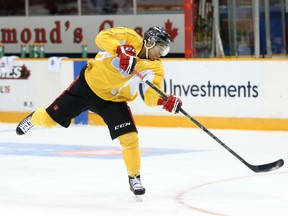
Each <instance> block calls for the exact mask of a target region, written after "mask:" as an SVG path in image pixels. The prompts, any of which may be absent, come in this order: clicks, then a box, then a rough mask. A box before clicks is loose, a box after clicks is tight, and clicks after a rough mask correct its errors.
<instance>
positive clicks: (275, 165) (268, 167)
mask: <svg viewBox="0 0 288 216" xmlns="http://www.w3.org/2000/svg"><path fill="white" fill-rule="evenodd" d="M133 73H134V74H136V76H138V77H139V78H140V79H141V80H142V81H143V82H145V83H146V84H147V85H149V86H150V87H151V88H152V89H153V90H154V91H156V92H157V93H158V94H159V95H160V96H161V97H162V98H163V99H165V100H167V99H168V96H167V95H166V94H165V93H164V92H162V91H161V90H160V89H158V88H157V87H156V86H155V85H154V84H153V83H151V82H150V81H149V80H148V79H147V78H145V76H143V75H142V74H141V73H139V72H137V71H134V72H133ZM180 112H181V113H182V114H183V115H185V116H186V117H187V118H189V119H190V120H191V121H192V122H193V123H194V124H196V125H197V126H198V127H199V128H200V129H202V130H203V131H204V132H205V133H206V134H208V135H209V136H210V137H212V138H213V139H214V140H215V141H216V142H218V143H219V144H220V145H221V146H222V147H224V148H225V149H226V150H227V151H229V152H230V153H231V154H232V155H234V156H235V157H236V158H237V159H238V160H240V161H241V162H242V163H243V164H245V165H246V166H247V167H248V168H250V169H251V170H252V171H254V172H256V173H260V172H270V171H273V170H276V169H279V168H281V167H282V166H283V165H284V160H283V159H279V160H277V161H275V162H272V163H268V164H262V165H251V164H249V163H248V162H247V161H246V160H244V159H243V158H242V157H241V156H240V155H238V154H237V153H236V152H235V151H233V150H232V149H231V148H229V147H228V146H227V145H226V144H225V143H223V142H222V141H221V140H220V139H219V138H218V137H216V136H215V135H214V134H213V133H211V132H210V131H209V130H208V129H207V128H205V127H204V126H203V125H202V124H201V123H200V122H198V121H197V120H196V119H194V118H193V117H192V116H191V115H189V114H188V113H187V112H186V111H185V110H183V109H182V108H181V109H180Z"/></svg>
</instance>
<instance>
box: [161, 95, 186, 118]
mask: <svg viewBox="0 0 288 216" xmlns="http://www.w3.org/2000/svg"><path fill="white" fill-rule="evenodd" d="M158 105H162V106H163V109H165V110H167V111H168V112H172V113H174V114H176V113H178V112H179V111H180V108H181V106H182V101H181V100H180V98H177V97H175V96H174V95H169V97H168V99H167V100H163V99H160V100H159V101H158Z"/></svg>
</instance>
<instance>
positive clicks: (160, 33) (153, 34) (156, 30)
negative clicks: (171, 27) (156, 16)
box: [144, 26, 171, 56]
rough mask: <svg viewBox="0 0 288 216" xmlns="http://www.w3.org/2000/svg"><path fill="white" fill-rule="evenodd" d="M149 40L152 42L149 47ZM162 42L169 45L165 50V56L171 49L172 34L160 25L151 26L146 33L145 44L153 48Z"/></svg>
mask: <svg viewBox="0 0 288 216" xmlns="http://www.w3.org/2000/svg"><path fill="white" fill-rule="evenodd" d="M147 42H150V43H151V45H150V46H149V47H148V46H147ZM160 42H162V43H164V44H165V46H167V48H166V49H165V50H164V52H163V54H162V56H165V55H167V54H168V52H169V50H170V43H171V38H170V35H169V34H168V33H167V32H166V31H165V29H164V28H162V27H159V26H153V27H150V28H149V29H148V30H147V31H146V32H145V33H144V46H145V48H146V49H151V48H153V47H154V46H155V45H156V44H157V43H160ZM146 56H147V54H146Z"/></svg>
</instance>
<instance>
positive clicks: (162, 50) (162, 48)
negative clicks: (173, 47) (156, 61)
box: [155, 42, 170, 56]
mask: <svg viewBox="0 0 288 216" xmlns="http://www.w3.org/2000/svg"><path fill="white" fill-rule="evenodd" d="M155 48H156V49H158V50H159V52H160V53H161V56H166V55H167V54H168V53H169V51H170V46H169V45H168V46H167V45H165V44H164V43H163V42H160V43H157V44H156V45H155Z"/></svg>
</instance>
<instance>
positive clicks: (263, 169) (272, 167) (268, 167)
mask: <svg viewBox="0 0 288 216" xmlns="http://www.w3.org/2000/svg"><path fill="white" fill-rule="evenodd" d="M283 165H284V160H283V159H280V160H277V161H275V162H272V163H268V164H263V165H258V166H257V165H251V164H248V165H247V166H248V167H249V168H250V169H251V170H253V171H254V172H257V173H260V172H270V171H273V170H276V169H279V168H281V167H282V166H283Z"/></svg>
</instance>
